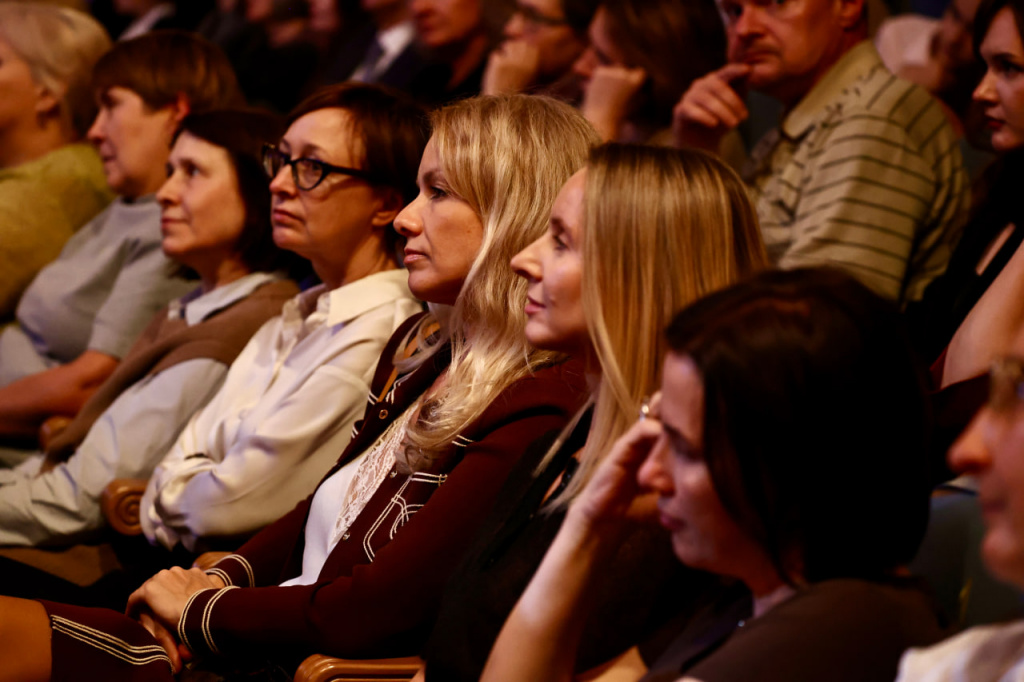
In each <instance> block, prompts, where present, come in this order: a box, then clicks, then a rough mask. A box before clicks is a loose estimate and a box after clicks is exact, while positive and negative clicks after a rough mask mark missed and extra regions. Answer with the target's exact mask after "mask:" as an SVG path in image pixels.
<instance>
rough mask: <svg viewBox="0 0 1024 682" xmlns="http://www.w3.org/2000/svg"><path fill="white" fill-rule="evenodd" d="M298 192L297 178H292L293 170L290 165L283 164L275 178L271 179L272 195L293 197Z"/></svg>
mask: <svg viewBox="0 0 1024 682" xmlns="http://www.w3.org/2000/svg"><path fill="white" fill-rule="evenodd" d="M297 192H298V190H297V189H296V187H295V178H293V177H292V169H291V166H289V165H288V164H284V163H283V164H281V167H280V168H278V169H277V173H275V174H274V177H272V178H270V193H271V194H285V195H288V196H293V195H295V194H296V193H297Z"/></svg>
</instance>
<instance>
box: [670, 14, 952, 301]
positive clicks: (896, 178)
mask: <svg viewBox="0 0 1024 682" xmlns="http://www.w3.org/2000/svg"><path fill="white" fill-rule="evenodd" d="M720 6H721V9H722V13H723V16H724V18H725V21H726V28H727V32H728V38H729V63H728V64H727V65H726V66H724V67H722V68H721V69H719V70H717V71H715V72H713V73H711V74H709V75H707V76H705V77H704V78H701V79H699V80H697V81H695V82H694V83H693V85H692V86H691V87H690V89H689V90H687V92H686V94H684V95H683V98H682V100H681V101H680V102H679V104H678V105H677V106H676V111H675V122H674V133H675V138H676V142H677V144H679V145H680V146H683V145H689V146H698V147H702V148H706V149H715V148H717V144H718V141H719V140H720V139H721V136H722V135H723V134H725V133H726V132H728V131H729V130H731V129H733V128H735V127H736V126H737V125H739V124H740V123H741V122H742V121H743V120H744V119H746V118H747V116H748V111H747V108H746V105H745V104H744V94H745V91H746V89H747V88H753V89H755V90H759V91H761V92H764V93H765V94H768V95H770V96H772V97H774V98H775V99H778V100H779V101H781V102H782V104H783V106H784V111H785V113H784V115H783V120H782V123H781V125H780V126H779V127H778V128H776V129H775V130H772V131H771V132H769V133H768V134H767V135H766V136H765V138H764V139H762V140H761V141H760V142H759V143H758V144H757V146H756V147H755V148H754V151H753V153H752V158H751V163H750V164H749V166H748V168H747V170H746V172H745V174H744V175H745V179H746V180H747V181H748V183H749V184H750V185H751V188H752V190H753V192H754V194H755V196H756V200H757V207H758V215H759V217H760V219H761V229H762V233H763V235H764V239H765V244H766V245H767V247H768V251H769V254H770V255H771V256H772V258H773V259H774V260H775V262H776V263H777V264H778V265H779V266H780V267H783V268H790V267H798V266H808V265H822V264H828V265H833V266H837V267H840V268H844V269H846V270H848V271H850V272H851V273H852V274H853V275H855V276H856V277H858V278H859V279H861V280H862V281H863V282H864V283H866V284H868V285H869V286H871V287H872V288H873V289H874V290H875V291H877V292H879V293H880V294H882V295H885V296H887V297H888V298H891V299H893V300H895V301H898V302H899V303H900V304H901V305H903V304H905V303H907V302H908V301H912V300H916V299H919V298H920V297H921V295H922V293H923V292H924V288H925V286H927V284H928V282H930V281H931V280H932V279H934V278H935V277H936V276H937V275H939V274H941V273H942V271H943V270H945V268H946V264H947V261H948V260H949V255H950V253H951V252H952V249H953V247H954V246H955V245H956V241H957V239H958V238H959V235H960V228H961V227H962V224H963V222H964V218H965V217H966V211H967V208H968V203H969V200H970V196H969V186H968V180H967V177H966V174H965V173H964V170H963V164H962V160H961V157H960V151H959V147H958V142H957V138H956V135H955V133H954V132H953V129H952V127H951V126H950V124H949V121H948V120H947V118H946V115H945V113H944V112H943V109H942V107H941V106H940V105H939V104H938V102H937V101H935V100H934V99H932V97H931V96H930V95H929V94H928V93H927V92H925V91H924V90H923V89H922V88H920V87H918V86H916V85H912V84H911V83H908V82H906V81H903V80H900V79H898V78H896V77H895V76H893V75H892V74H891V73H890V72H889V71H887V70H886V68H885V66H884V65H883V64H882V62H881V60H880V59H879V57H878V53H877V52H876V51H875V48H874V46H873V45H872V44H871V43H870V42H869V41H867V40H866V38H867V20H866V16H865V7H864V0H721V3H720Z"/></svg>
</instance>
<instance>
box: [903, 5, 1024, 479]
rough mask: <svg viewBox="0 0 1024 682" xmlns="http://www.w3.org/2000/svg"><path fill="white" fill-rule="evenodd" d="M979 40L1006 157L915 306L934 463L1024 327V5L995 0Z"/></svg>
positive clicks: (983, 13) (984, 96)
mask: <svg viewBox="0 0 1024 682" xmlns="http://www.w3.org/2000/svg"><path fill="white" fill-rule="evenodd" d="M974 45H975V46H976V50H977V52H978V54H979V55H980V57H981V58H982V59H983V60H984V62H985V64H986V65H987V71H986V73H985V76H984V77H983V78H982V80H981V82H980V83H979V84H978V87H977V89H975V91H974V99H975V102H976V103H977V104H978V105H979V106H980V107H981V108H982V113H983V114H984V116H985V117H986V121H987V124H988V125H987V128H988V130H989V131H990V132H991V143H992V148H993V149H994V150H995V151H996V152H997V153H999V154H1001V155H1002V156H1001V158H999V159H998V160H997V161H996V162H995V163H994V164H993V165H992V166H991V167H990V168H989V169H988V171H986V174H985V176H984V178H983V180H982V185H981V186H982V190H983V191H982V193H981V194H980V195H978V196H977V197H976V198H975V206H974V210H973V214H972V216H971V219H970V221H969V222H968V224H967V227H966V229H965V230H964V236H963V239H962V240H961V241H960V244H959V245H958V246H957V248H956V251H955V252H954V253H953V256H952V258H951V259H950V261H949V267H948V268H947V269H946V272H945V273H944V274H943V275H942V276H940V277H938V278H937V279H936V280H935V281H934V282H933V283H932V284H930V285H929V287H928V289H927V290H926V291H925V295H924V298H923V299H922V300H921V301H920V302H918V303H916V304H912V305H910V306H908V308H907V317H908V323H909V327H910V330H911V334H912V338H913V340H914V343H915V346H916V347H917V348H918V350H919V352H920V353H921V354H922V356H923V357H924V359H925V360H926V361H927V362H928V363H930V364H931V365H932V385H933V388H934V389H936V390H937V391H938V393H937V394H936V396H935V401H936V416H937V422H938V427H939V433H938V437H937V438H936V439H935V441H936V442H935V443H934V446H935V447H934V450H935V461H936V462H940V461H942V459H943V458H944V457H945V453H946V450H947V449H948V447H949V444H950V443H951V442H952V440H953V439H954V438H955V437H956V436H957V435H959V433H960V432H961V431H962V430H963V428H964V427H965V426H966V425H967V422H968V421H969V420H970V418H971V416H972V415H973V414H974V412H976V411H977V410H978V408H979V407H981V404H982V402H983V401H984V399H985V396H986V385H987V381H986V379H985V378H984V376H983V375H984V374H985V372H987V371H988V368H989V366H990V365H991V364H992V362H993V361H994V360H995V359H996V358H997V357H999V356H1000V355H1002V354H1003V353H1004V352H1005V351H1006V349H1007V348H1009V345H1010V343H1011V341H1012V340H1013V339H1014V337H1015V336H1016V334H1017V332H1018V330H1019V329H1021V325H1022V323H1024V296H1021V292H1024V249H1022V248H1021V242H1022V241H1024V211H1022V209H1021V202H1020V201H1019V199H1018V196H1017V195H1018V194H1019V191H1020V186H1021V183H1022V182H1024V82H1022V81H1021V79H1019V78H1017V74H1016V69H1017V68H1022V69H1024V2H1022V1H1021V0H986V1H985V2H982V4H981V6H980V7H979V8H978V12H977V14H976V16H975V21H974Z"/></svg>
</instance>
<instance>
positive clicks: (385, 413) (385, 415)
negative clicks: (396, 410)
mask: <svg viewBox="0 0 1024 682" xmlns="http://www.w3.org/2000/svg"><path fill="white" fill-rule="evenodd" d="M380 418H381V419H387V418H388V411H387V410H381V411H380Z"/></svg>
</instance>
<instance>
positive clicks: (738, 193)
mask: <svg viewBox="0 0 1024 682" xmlns="http://www.w3.org/2000/svg"><path fill="white" fill-rule="evenodd" d="M583 202H584V216H583V220H584V223H583V230H582V232H583V272H582V303H583V311H584V314H585V316H586V320H587V329H588V331H589V334H590V341H591V344H592V345H593V348H594V353H595V355H596V357H597V359H598V361H599V362H600V366H601V380H600V383H599V385H598V387H597V390H596V392H595V405H594V416H593V421H592V426H591V429H590V434H589V436H588V438H587V443H586V445H585V446H584V448H583V453H582V456H581V458H580V466H579V468H578V469H577V472H576V474H575V475H574V477H573V479H572V481H570V483H569V485H568V486H567V487H566V489H565V490H564V491H563V492H562V494H561V495H559V497H558V498H557V499H555V500H554V501H553V506H563V505H565V504H567V503H568V502H569V501H570V500H571V499H572V498H573V497H574V496H575V495H576V494H577V493H578V492H579V491H580V489H581V488H582V487H583V486H584V485H585V484H586V482H587V481H588V480H589V479H590V476H591V474H592V473H593V470H594V469H595V468H596V466H597V464H598V463H599V462H600V460H601V458H602V457H603V456H604V454H605V453H606V452H607V451H608V449H609V448H610V447H611V445H612V443H613V442H614V441H615V439H616V438H618V437H619V436H621V435H622V434H623V433H625V432H626V430H627V429H628V428H629V427H630V425H631V424H632V423H633V422H634V421H635V420H636V418H637V412H638V410H639V407H640V404H641V401H642V400H643V397H644V396H645V395H648V394H650V393H651V392H653V391H655V390H656V389H657V387H658V384H659V381H660V374H661V363H662V359H663V357H664V355H665V350H666V346H665V340H664V330H665V327H666V326H667V325H668V323H669V321H670V320H671V319H672V316H673V315H674V314H675V313H676V312H678V311H679V310H681V309H683V308H685V307H686V306H687V305H689V304H690V303H692V302H693V301H695V300H696V299H698V298H700V297H701V296H703V295H705V294H708V293H710V292H712V291H715V290H717V289H721V288H723V287H725V286H728V285H730V284H733V283H735V282H737V281H739V280H741V279H743V278H746V277H748V276H750V275H752V274H754V273H756V272H758V271H760V270H762V269H764V268H766V267H767V265H768V258H767V255H766V254H765V250H764V243H763V242H762V240H761V232H760V229H759V227H758V221H757V214H756V213H755V211H754V208H753V206H752V205H751V203H750V199H749V198H748V196H747V193H746V188H745V187H744V185H743V181H742V180H740V178H739V176H737V175H736V173H735V172H733V171H732V170H731V169H730V168H729V167H728V166H726V165H725V164H724V163H722V162H721V161H719V160H718V159H716V158H715V157H713V156H711V155H709V154H706V153H704V152H700V151H696V150H689V149H687V150H675V149H666V148H661V147H644V146H639V145H623V144H608V145H604V146H602V147H599V148H597V149H595V150H594V151H593V153H592V154H591V156H590V161H589V162H588V163H587V175H586V187H585V189H584V199H583ZM553 454H554V453H550V454H549V457H550V456H551V455H553Z"/></svg>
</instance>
